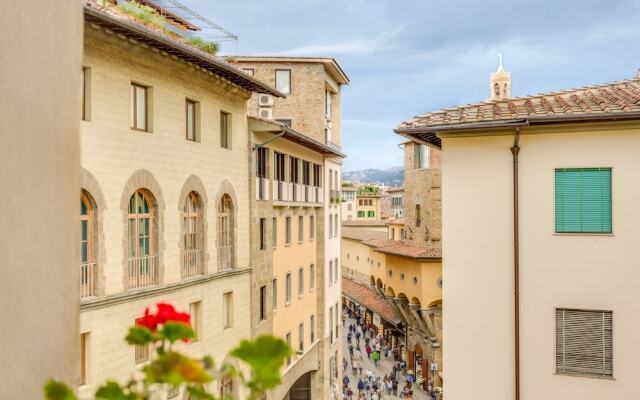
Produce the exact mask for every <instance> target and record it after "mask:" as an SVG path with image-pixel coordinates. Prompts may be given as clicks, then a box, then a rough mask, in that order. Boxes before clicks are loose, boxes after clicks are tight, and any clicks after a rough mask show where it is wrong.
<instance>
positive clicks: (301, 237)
mask: <svg viewBox="0 0 640 400" xmlns="http://www.w3.org/2000/svg"><path fill="white" fill-rule="evenodd" d="M303 241H304V217H303V216H302V215H298V243H302V242H303Z"/></svg>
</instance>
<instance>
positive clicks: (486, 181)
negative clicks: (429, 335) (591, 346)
mask: <svg viewBox="0 0 640 400" xmlns="http://www.w3.org/2000/svg"><path fill="white" fill-rule="evenodd" d="M614 126H615V127H618V129H620V130H618V131H611V130H609V131H606V130H604V129H603V128H600V130H595V129H593V128H589V127H585V126H576V127H565V128H563V130H562V131H560V132H554V133H553V134H533V133H542V132H541V131H539V130H538V131H536V130H534V129H532V128H529V129H526V130H524V132H523V133H525V134H524V135H523V136H522V138H521V143H520V147H521V151H520V227H521V245H520V249H521V277H520V279H521V287H520V293H521V295H520V296H521V309H520V310H521V385H522V390H521V398H523V399H542V398H580V399H594V400H595V399H602V398H610V399H632V398H638V397H640V389H639V388H638V386H637V384H636V382H635V381H636V375H637V360H638V358H639V357H640V347H639V346H637V335H636V332H637V330H638V327H639V323H638V318H636V316H637V315H638V314H639V313H640V301H637V282H640V270H638V268H637V265H636V264H637V262H636V261H635V259H636V257H634V254H635V249H636V247H637V242H638V240H637V238H638V237H640V228H639V227H640V225H639V224H638V221H640V208H638V206H637V205H638V200H640V190H639V189H638V188H639V187H640V186H639V185H638V176H639V175H640V161H639V159H638V155H637V154H638V153H637V149H638V148H640V139H639V137H638V132H639V130H640V125H638V124H635V125H633V124H622V123H619V124H618V125H614ZM623 128H624V129H623ZM547 132H549V131H547ZM526 133H532V134H526ZM512 141H513V137H512V136H507V137H505V136H502V137H500V136H493V137H475V138H459V139H450V138H445V139H443V150H444V157H443V159H444V160H445V162H444V163H443V202H442V203H443V232H444V238H443V246H444V247H443V260H444V268H443V270H444V276H443V281H444V293H443V295H444V303H443V307H444V311H443V313H444V315H445V318H444V342H445V343H446V346H444V362H445V364H446V366H447V368H446V377H445V393H446V397H447V399H451V400H464V399H469V398H482V399H484V398H491V399H497V400H502V399H504V400H507V399H508V400H511V399H513V393H514V372H513V371H514V339H513V337H514V336H513V328H514V326H513V321H514V319H513V246H512V244H513V233H512V232H513V226H512V223H513V218H512V159H511V152H510V151H509V147H510V146H511V145H512ZM562 167H611V168H612V169H613V172H612V180H613V184H612V185H613V186H612V196H613V234H612V235H584V234H583V235H567V234H562V235H558V234H554V223H555V222H554V221H555V217H554V191H555V189H554V169H555V168H562ZM478 193H482V195H478ZM470 198H473V199H474V201H472V202H470V201H469V199H470ZM565 307H566V308H578V309H593V310H610V311H613V321H614V322H613V353H614V360H613V365H614V374H613V379H606V378H605V379H602V378H600V379H598V378H588V377H575V376H566V375H559V374H556V373H555V313H554V310H555V308H565ZM478 338H481V340H478ZM479 371H487V372H488V375H487V374H483V373H479Z"/></svg>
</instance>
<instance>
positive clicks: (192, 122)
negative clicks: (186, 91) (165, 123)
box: [186, 99, 197, 142]
mask: <svg viewBox="0 0 640 400" xmlns="http://www.w3.org/2000/svg"><path fill="white" fill-rule="evenodd" d="M186 111H187V117H186V119H187V140H190V141H192V142H195V141H196V127H197V122H196V102H195V101H193V100H189V99H187V100H186Z"/></svg>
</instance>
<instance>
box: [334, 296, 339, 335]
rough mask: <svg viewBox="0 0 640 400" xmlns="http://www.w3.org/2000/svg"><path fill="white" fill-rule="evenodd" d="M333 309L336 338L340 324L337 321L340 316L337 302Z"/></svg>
mask: <svg viewBox="0 0 640 400" xmlns="http://www.w3.org/2000/svg"><path fill="white" fill-rule="evenodd" d="M335 310H336V339H338V327H339V326H340V323H339V322H338V319H339V318H340V313H339V312H338V310H339V308H338V303H336V306H335Z"/></svg>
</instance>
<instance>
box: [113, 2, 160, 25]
mask: <svg viewBox="0 0 640 400" xmlns="http://www.w3.org/2000/svg"><path fill="white" fill-rule="evenodd" d="M118 9H119V10H120V11H122V12H123V13H125V14H128V15H131V16H132V17H134V18H136V19H138V20H139V21H140V22H142V23H143V24H145V25H151V26H154V27H156V28H158V29H160V30H161V31H163V32H164V31H166V30H167V25H166V24H167V23H166V21H165V20H164V18H163V17H162V16H161V15H160V14H158V13H157V12H156V10H154V9H153V7H150V6H147V5H144V4H140V3H138V2H137V1H134V0H128V1H125V2H121V3H118Z"/></svg>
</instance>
